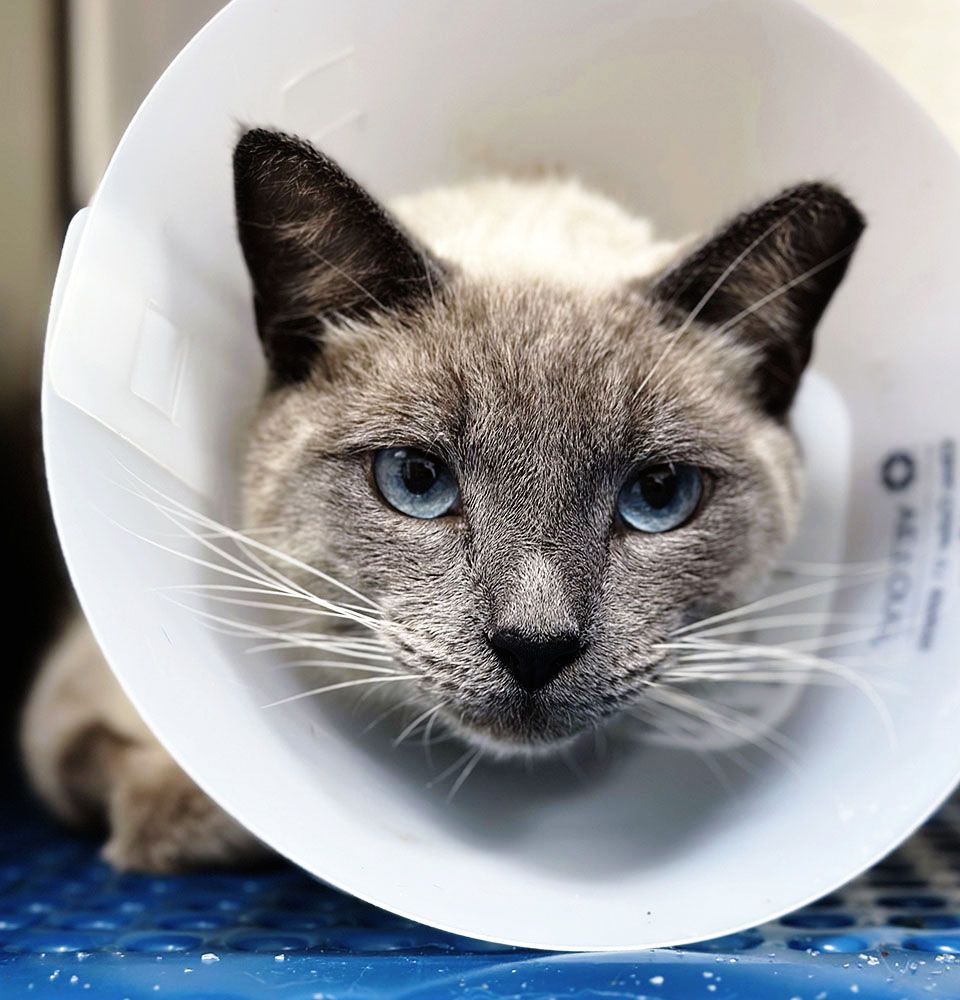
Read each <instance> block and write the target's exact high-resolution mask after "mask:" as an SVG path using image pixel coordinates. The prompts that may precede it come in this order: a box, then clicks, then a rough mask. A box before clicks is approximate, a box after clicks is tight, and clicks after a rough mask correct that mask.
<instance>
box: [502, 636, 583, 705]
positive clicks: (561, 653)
mask: <svg viewBox="0 0 960 1000" xmlns="http://www.w3.org/2000/svg"><path fill="white" fill-rule="evenodd" d="M487 641H488V642H489V643H490V646H491V647H492V649H493V651H494V653H495V654H496V656H497V659H498V660H499V661H500V662H501V663H502V664H503V665H504V666H505V667H506V668H507V670H509V671H510V673H511V674H513V676H514V678H515V679H516V682H517V683H518V684H519V685H520V687H522V688H523V689H524V691H528V692H530V693H531V694H532V693H533V692H534V691H538V690H539V689H540V688H542V687H543V686H544V685H545V684H549V683H550V681H552V680H553V678H554V677H556V676H557V674H559V673H560V671H561V670H563V668H564V667H567V666H569V665H570V664H571V663H573V661H574V660H575V659H576V658H577V657H578V656H579V655H580V654H581V653H582V652H583V651H584V650H585V649H586V648H587V644H586V643H585V642H583V641H582V640H581V639H580V637H579V636H576V635H570V634H567V635H553V636H549V637H547V638H534V637H532V636H527V635H523V634H522V633H520V632H514V631H510V630H509V629H502V630H500V631H498V632H494V633H492V634H491V635H489V636H488V637H487Z"/></svg>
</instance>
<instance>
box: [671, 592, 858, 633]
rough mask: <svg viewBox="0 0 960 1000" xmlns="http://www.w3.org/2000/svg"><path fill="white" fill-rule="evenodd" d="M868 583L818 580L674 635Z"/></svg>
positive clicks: (733, 609)
mask: <svg viewBox="0 0 960 1000" xmlns="http://www.w3.org/2000/svg"><path fill="white" fill-rule="evenodd" d="M867 582H870V581H867V580H862V579H857V580H847V581H835V580H818V581H816V582H815V583H805V584H803V585H801V586H799V587H793V588H792V589H790V590H781V591H779V592H778V593H775V594H768V595H766V596H765V597H760V598H758V599H757V600H754V601H750V602H749V603H748V604H742V605H741V606H740V607H737V608H731V609H730V610H729V611H721V612H719V613H718V614H714V615H710V616H709V617H707V618H701V619H700V620H699V621H695V622H690V623H688V624H686V625H681V626H680V628H678V629H676V630H675V631H674V632H673V635H674V636H681V635H687V634H688V633H690V632H696V631H697V630H698V629H700V628H703V627H704V626H708V625H714V624H719V623H720V622H726V621H730V620H731V619H734V618H742V617H743V616H744V615H747V614H750V613H751V612H754V611H766V610H768V609H769V608H777V607H781V606H783V605H784V604H792V603H799V602H800V601H804V600H808V599H811V598H814V597H822V596H823V595H824V594H832V593H834V592H836V591H839V590H845V589H847V588H849V587H857V586H865V584H866V583H867Z"/></svg>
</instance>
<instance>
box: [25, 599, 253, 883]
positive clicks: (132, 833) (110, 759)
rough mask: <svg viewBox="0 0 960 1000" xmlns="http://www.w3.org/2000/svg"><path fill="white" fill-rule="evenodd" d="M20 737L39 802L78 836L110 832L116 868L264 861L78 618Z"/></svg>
mask: <svg viewBox="0 0 960 1000" xmlns="http://www.w3.org/2000/svg"><path fill="white" fill-rule="evenodd" d="M21 737H22V744H23V751H24V759H25V763H26V766H27V772H28V774H29V776H30V779H31V782H32V784H33V786H34V788H35V790H36V791H37V793H38V794H39V795H40V797H41V798H42V799H43V800H44V801H45V802H46V803H47V804H48V805H49V806H50V807H51V808H52V809H53V810H54V811H55V812H56V813H57V814H58V815H59V816H60V817H61V818H62V819H64V820H65V821H67V822H68V823H71V824H72V825H74V826H89V825H91V824H100V825H105V826H106V827H107V831H108V839H107V843H106V846H105V847H104V850H103V854H104V857H105V858H106V859H107V860H108V861H110V862H111V864H113V865H114V866H115V867H116V868H119V869H123V870H129V871H147V872H171V871H182V870H187V869H190V868H199V867H204V866H208V865H229V864H240V863H244V862H247V861H250V860H252V859H254V858H256V857H258V856H261V855H263V854H264V853H265V848H264V847H263V846H262V845H261V844H260V843H259V842H258V841H257V840H256V839H255V838H254V837H253V836H252V835H251V834H249V833H247V831H246V830H244V829H243V828H242V827H241V826H240V825H239V824H238V823H237V822H236V821H235V820H233V819H232V818H231V817H230V816H228V815H227V814H226V813H225V812H224V811H223V810H222V809H221V808H220V807H219V806H218V805H217V804H216V803H215V802H214V801H213V800H212V799H210V798H209V797H208V796H207V795H206V794H204V792H202V791H201V790H200V789H199V788H198V787H197V786H196V785H195V784H194V783H193V781H191V779H190V778H189V777H188V776H187V774H186V773H185V772H184V771H183V770H182V769H181V768H180V767H178V766H177V764H176V763H175V762H174V761H173V759H172V758H171V757H170V756H169V754H167V752H166V751H165V750H164V749H163V747H162V746H161V745H160V744H159V743H158V742H157V740H156V739H155V738H154V736H153V734H152V733H151V732H150V730H149V729H147V727H146V726H145V725H144V724H143V722H142V720H141V719H140V717H139V716H138V715H137V713H136V711H135V710H134V708H133V706H132V705H131V704H130V702H129V700H128V699H127V698H126V696H125V695H124V693H123V691H122V690H121V688H120V686H119V684H118V683H117V681H116V679H115V678H114V676H113V674H112V673H111V671H110V669H109V667H108V666H107V663H106V661H105V660H104V658H103V655H102V654H101V653H100V650H99V648H98V647H97V644H96V642H95V641H94V638H93V635H92V634H91V633H90V630H89V628H88V627H87V625H86V622H84V621H83V620H82V619H80V618H79V617H78V618H77V619H76V621H74V622H73V623H72V624H71V626H70V628H69V629H68V630H67V631H66V633H65V634H64V636H63V637H62V638H61V640H60V641H59V642H58V643H57V644H56V646H55V647H54V648H53V650H52V652H51V654H50V656H49V657H48V658H47V660H46V662H45V663H44V664H43V667H42V668H41V671H40V674H39V676H38V677H37V680H36V682H35V684H34V686H33V690H32V691H31V693H30V697H29V699H28V702H27V706H26V710H25V712H24V717H23V727H22V733H21Z"/></svg>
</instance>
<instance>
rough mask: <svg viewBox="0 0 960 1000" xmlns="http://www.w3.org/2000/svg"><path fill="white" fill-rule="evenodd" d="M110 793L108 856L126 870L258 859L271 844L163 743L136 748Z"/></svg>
mask: <svg viewBox="0 0 960 1000" xmlns="http://www.w3.org/2000/svg"><path fill="white" fill-rule="evenodd" d="M126 763H127V764H128V766H126V767H124V769H123V773H122V774H120V775H119V776H118V780H117V781H116V783H115V784H114V787H113V789H112V793H111V797H110V809H109V821H110V839H109V840H108V841H107V843H106V845H105V846H104V848H103V852H102V854H103V858H104V859H105V860H106V861H108V862H109V863H110V864H111V865H113V867H114V868H117V869H119V870H120V871H140V872H157V873H169V872H179V871H187V870H190V869H193V868H202V867H207V866H211V865H231V864H241V863H245V862H249V861H252V860H255V859H256V858H257V857H260V856H262V855H263V854H264V853H265V848H264V847H263V845H262V844H260V843H259V841H257V840H256V839H255V838H254V837H253V836H252V835H251V834H249V833H248V832H247V831H246V830H244V829H243V827H241V826H240V824H239V823H237V822H236V821H235V820H233V819H232V818H231V817H230V816H228V815H227V814H226V813H225V812H224V811H223V810H222V809H221V808H220V807H219V806H218V805H217V804H216V803H215V802H214V801H213V800H212V799H210V798H209V797H208V796H207V795H205V794H204V793H203V792H202V791H201V790H200V789H199V788H198V787H197V786H196V785H195V784H194V783H193V782H192V781H191V780H190V778H188V777H187V775H186V774H185V773H184V772H183V771H182V770H181V769H180V768H179V767H178V766H177V765H176V764H175V763H174V762H173V761H172V760H171V759H170V758H169V757H167V756H166V754H164V753H163V752H162V751H160V750H159V748H150V749H144V750H139V751H132V752H131V753H130V755H129V758H128V761H127V762H126Z"/></svg>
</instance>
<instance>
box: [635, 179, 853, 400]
mask: <svg viewBox="0 0 960 1000" xmlns="http://www.w3.org/2000/svg"><path fill="white" fill-rule="evenodd" d="M864 226H865V223H864V219H863V216H862V215H861V214H860V212H859V211H858V209H857V208H856V207H855V206H854V205H853V203H852V202H851V201H850V200H849V199H848V198H846V197H845V196H844V195H843V194H841V193H840V192H839V191H838V190H836V189H835V188H833V187H830V186H829V185H827V184H816V183H814V184H803V185H800V186H798V187H794V188H790V189H788V190H786V191H784V192H782V193H781V194H779V195H778V196H777V197H775V198H773V199H771V200H770V201H767V202H765V203H764V204H762V205H760V206H759V207H758V208H755V209H753V210H752V211H748V212H744V213H743V214H742V215H739V216H737V217H736V218H735V219H733V220H732V221H731V222H730V223H728V224H727V225H726V226H723V227H722V228H721V229H720V230H718V232H717V233H715V234H714V235H713V236H712V237H710V238H709V239H707V240H706V241H705V242H704V243H703V244H701V245H700V247H699V248H698V249H696V250H694V251H693V252H692V253H690V254H689V255H688V256H686V257H685V258H684V259H682V260H681V261H680V262H679V263H677V264H675V265H674V266H673V267H670V268H668V269H667V270H666V271H665V272H664V273H663V274H662V275H660V276H659V277H658V278H656V279H655V280H654V282H653V284H652V286H651V289H650V291H651V292H652V294H653V296H654V297H655V298H657V299H659V300H660V301H661V302H662V303H664V304H665V305H667V306H668V307H669V310H670V315H671V318H672V320H673V321H676V322H678V323H680V324H681V325H682V324H684V323H689V322H690V321H691V319H692V320H696V321H697V322H700V323H706V324H709V325H711V326H714V327H716V328H717V334H718V335H719V336H727V337H733V338H735V339H736V340H737V341H739V342H740V343H745V344H747V345H749V346H750V348H751V349H752V350H753V351H754V353H755V354H756V357H757V367H756V372H755V381H754V384H753V385H752V386H751V390H752V391H753V392H754V393H755V395H756V398H757V400H758V402H759V403H760V405H761V406H762V407H763V408H764V409H765V410H766V411H767V412H768V413H769V414H771V415H772V416H776V417H781V416H783V415H784V414H785V413H786V412H787V410H788V409H789V408H790V404H791V403H792V402H793V397H794V395H795V393H796V391H797V386H798V384H799V382H800V376H801V375H802V374H803V370H804V368H805V367H806V365H807V362H808V361H809V360H810V354H811V352H812V350H813V333H814V330H815V328H816V326H817V323H818V322H819V320H820V317H821V315H822V314H823V311H824V310H825V309H826V307H827V305H828V303H829V302H830V299H831V297H832V296H833V293H834V292H835V291H836V289H837V286H838V285H839V284H840V282H841V281H842V280H843V276H844V274H845V273H846V270H847V265H848V264H849V263H850V255H851V254H852V253H853V251H854V249H855V248H856V245H857V241H858V240H859V239H860V235H861V233H862V232H863V229H864Z"/></svg>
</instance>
